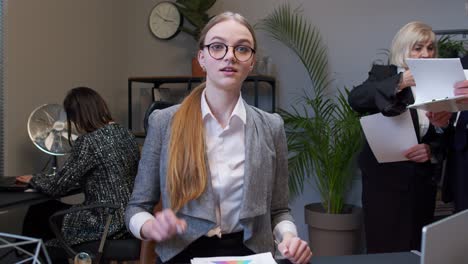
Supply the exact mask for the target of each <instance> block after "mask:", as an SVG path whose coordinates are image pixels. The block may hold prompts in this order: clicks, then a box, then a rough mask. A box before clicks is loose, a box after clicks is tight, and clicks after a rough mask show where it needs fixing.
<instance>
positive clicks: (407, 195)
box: [349, 22, 450, 253]
mask: <svg viewBox="0 0 468 264" xmlns="http://www.w3.org/2000/svg"><path fill="white" fill-rule="evenodd" d="M436 56H437V46H436V38H435V35H434V32H433V31H432V29H431V27H429V26H428V25H426V24H424V23H422V22H411V23H408V24H406V25H405V26H403V27H402V28H401V29H400V30H399V31H398V33H397V34H396V35H395V37H394V39H393V42H392V47H391V49H390V64H391V65H374V66H373V67H372V69H371V71H370V72H369V78H368V79H367V80H366V81H365V82H364V83H363V84H361V85H359V86H357V87H355V88H354V89H353V90H352V91H351V93H350V95H349V103H350V105H351V107H352V108H353V109H354V110H355V111H357V112H359V113H360V114H363V115H364V114H375V113H382V114H383V115H386V116H396V115H400V114H402V113H404V112H406V111H411V117H412V120H413V124H414V129H415V132H416V135H417V137H418V142H419V144H416V145H415V146H412V147H410V148H408V149H407V150H406V151H405V152H404V155H405V156H406V158H407V159H408V161H402V162H392V163H378V162H377V160H376V158H375V156H374V154H373V153H372V151H371V149H370V148H369V145H368V144H367V142H366V143H365V144H364V147H363V150H362V152H361V154H360V156H359V166H360V168H361V172H362V204H363V209H364V226H365V232H366V243H367V251H368V253H380V252H398V251H409V250H413V249H416V250H419V249H420V240H421V228H422V226H424V225H426V224H428V223H429V222H430V221H431V220H432V218H433V214H434V205H435V195H436V180H438V179H439V177H440V173H441V171H440V170H439V168H440V166H439V165H440V164H438V163H437V162H440V160H441V156H440V154H441V146H440V145H441V140H442V134H440V133H441V132H442V131H441V130H438V131H436V130H437V129H436V127H439V128H440V127H443V126H446V125H447V124H448V121H449V118H450V113H447V112H441V113H430V112H424V111H420V110H417V111H416V110H414V109H411V110H408V109H407V108H406V107H407V106H408V105H409V104H412V103H413V102H414V98H413V94H412V92H411V89H410V87H411V86H415V85H416V84H415V82H414V78H413V76H412V74H411V71H410V70H409V69H408V67H407V65H406V62H405V60H406V58H435V57H436ZM417 88H418V87H417V85H416V87H415V89H417ZM389 140H398V139H397V138H394V139H389Z"/></svg>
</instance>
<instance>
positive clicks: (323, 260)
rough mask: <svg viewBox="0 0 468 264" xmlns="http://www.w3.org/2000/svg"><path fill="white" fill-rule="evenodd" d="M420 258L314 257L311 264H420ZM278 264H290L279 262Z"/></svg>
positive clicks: (388, 255)
mask: <svg viewBox="0 0 468 264" xmlns="http://www.w3.org/2000/svg"><path fill="white" fill-rule="evenodd" d="M419 261H420V260H419V256H418V255H417V254H415V253H412V252H398V253H384V254H369V255H349V256H320V257H312V261H311V262H310V264H348V263H352V264H419ZM277 262H278V264H290V263H291V262H289V261H287V260H277Z"/></svg>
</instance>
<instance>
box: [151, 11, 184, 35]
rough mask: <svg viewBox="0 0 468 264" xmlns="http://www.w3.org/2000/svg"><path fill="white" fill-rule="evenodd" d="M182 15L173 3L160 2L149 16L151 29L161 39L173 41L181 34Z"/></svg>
mask: <svg viewBox="0 0 468 264" xmlns="http://www.w3.org/2000/svg"><path fill="white" fill-rule="evenodd" d="M182 19H183V17H182V15H181V14H180V12H179V9H178V8H177V6H176V5H175V4H174V3H172V2H160V3H158V4H157V5H156V6H154V8H153V10H152V11H151V14H150V16H149V28H150V30H151V32H152V33H153V34H154V35H155V36H156V37H157V38H159V39H171V38H173V37H175V36H176V35H177V34H178V33H179V32H180V25H182Z"/></svg>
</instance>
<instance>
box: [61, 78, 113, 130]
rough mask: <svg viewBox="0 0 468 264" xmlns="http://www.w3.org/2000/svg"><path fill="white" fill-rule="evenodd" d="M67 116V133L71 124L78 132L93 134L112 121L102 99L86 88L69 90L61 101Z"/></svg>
mask: <svg viewBox="0 0 468 264" xmlns="http://www.w3.org/2000/svg"><path fill="white" fill-rule="evenodd" d="M63 107H64V108H65V112H66V114H67V123H68V131H71V122H73V123H74V124H75V126H76V128H77V129H78V130H79V132H87V133H89V132H93V131H95V130H96V129H98V128H101V127H103V126H105V125H107V124H108V123H109V122H111V121H113V119H112V116H111V114H110V111H109V108H108V107H107V104H106V102H105V101H104V99H102V97H101V96H100V95H99V94H98V93H97V92H96V91H94V90H93V89H91V88H88V87H76V88H73V89H71V90H70V91H69V92H68V93H67V96H66V97H65V99H64V100H63Z"/></svg>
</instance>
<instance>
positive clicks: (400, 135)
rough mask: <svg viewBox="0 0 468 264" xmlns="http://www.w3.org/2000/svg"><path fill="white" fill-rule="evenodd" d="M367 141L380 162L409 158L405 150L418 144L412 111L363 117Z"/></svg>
mask: <svg viewBox="0 0 468 264" xmlns="http://www.w3.org/2000/svg"><path fill="white" fill-rule="evenodd" d="M360 121H361V126H362V130H363V131H364V135H365V136H366V139H367V142H368V143H369V146H370V148H371V150H372V152H373V153H374V156H375V157H376V158H377V161H378V162H379V163H384V162H395V161H404V160H408V159H407V158H406V157H405V156H404V155H403V152H405V151H406V150H408V149H409V148H411V147H412V146H414V145H416V144H418V138H417V137H416V132H415V130H414V126H413V121H412V120H411V114H410V111H409V110H408V111H406V112H404V113H403V114H401V115H398V116H394V117H386V116H384V115H382V114H381V113H378V114H374V115H369V116H364V117H361V119H360Z"/></svg>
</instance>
